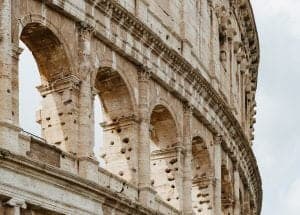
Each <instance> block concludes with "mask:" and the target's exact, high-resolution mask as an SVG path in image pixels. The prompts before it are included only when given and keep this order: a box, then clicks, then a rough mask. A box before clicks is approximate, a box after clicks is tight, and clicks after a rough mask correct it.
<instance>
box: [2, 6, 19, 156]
mask: <svg viewBox="0 0 300 215" xmlns="http://www.w3.org/2000/svg"><path fill="white" fill-rule="evenodd" d="M11 8H12V6H11V0H3V1H1V2H0V50H1V52H0V101H1V102H0V147H2V148H5V149H8V150H10V151H13V152H14V153H18V154H20V153H22V152H21V150H20V148H19V146H18V133H19V131H20V129H19V128H18V127H17V125H16V124H15V120H14V114H15V113H14V111H13V85H12V69H13V63H14V61H13V44H12V30H11V26H12V16H11Z"/></svg>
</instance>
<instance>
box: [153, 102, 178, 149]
mask: <svg viewBox="0 0 300 215" xmlns="http://www.w3.org/2000/svg"><path fill="white" fill-rule="evenodd" d="M158 106H163V107H165V108H166V109H167V110H168V113H169V114H170V117H171V118H172V119H173V120H174V123H175V129H176V131H177V138H178V139H181V137H182V131H181V129H180V125H179V123H178V117H177V115H176V114H175V113H177V112H178V110H177V111H176V110H175V109H174V108H173V107H172V106H171V105H170V102H168V101H167V100H166V99H164V98H161V97H159V98H157V100H156V101H155V102H152V103H150V107H149V110H150V111H149V116H148V119H151V116H152V113H153V111H154V109H155V108H156V107H158ZM179 144H181V142H179Z"/></svg>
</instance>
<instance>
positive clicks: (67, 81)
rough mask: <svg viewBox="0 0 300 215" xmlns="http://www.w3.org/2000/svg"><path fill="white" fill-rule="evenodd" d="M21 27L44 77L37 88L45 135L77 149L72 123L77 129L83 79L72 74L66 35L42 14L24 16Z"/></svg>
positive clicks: (70, 149)
mask: <svg viewBox="0 0 300 215" xmlns="http://www.w3.org/2000/svg"><path fill="white" fill-rule="evenodd" d="M19 30H20V32H19V40H21V41H22V42H23V43H24V44H25V45H26V46H27V47H28V48H29V50H30V51H31V52H32V54H33V56H34V58H35V61H36V63H37V66H38V70H39V74H40V77H41V86H39V87H37V88H38V90H39V92H40V93H41V95H42V97H43V99H42V101H41V103H42V104H41V106H42V108H41V110H38V112H37V122H38V123H39V124H40V125H41V128H42V132H41V133H42V137H43V138H44V139H46V140H47V142H48V143H49V144H55V145H57V146H58V147H59V148H61V149H62V150H64V151H68V152H72V153H76V152H77V149H76V147H77V144H76V136H75V135H74V133H73V132H72V131H71V130H70V129H68V127H69V126H72V127H74V126H75V127H74V129H76V125H74V124H77V120H76V116H77V115H76V113H75V112H74V108H73V107H75V105H76V102H77V99H76V98H77V96H78V95H77V91H78V89H79V81H78V79H77V78H76V77H75V76H74V75H72V71H73V70H72V66H71V61H70V57H69V56H68V54H67V53H68V51H67V50H66V46H65V45H64V44H65V43H64V42H62V41H61V39H62V38H63V37H62V36H61V35H60V34H59V33H58V32H59V31H58V30H57V29H56V28H55V27H54V26H53V25H52V24H50V22H48V21H47V19H45V18H43V17H41V16H38V15H32V16H30V17H29V16H26V17H23V19H21V20H20V24H19ZM16 90H18V89H16ZM18 112H19V111H18ZM53 134H55V135H53Z"/></svg>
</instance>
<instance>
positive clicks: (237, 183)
mask: <svg viewBox="0 0 300 215" xmlns="http://www.w3.org/2000/svg"><path fill="white" fill-rule="evenodd" d="M233 180H234V185H233V189H234V191H233V192H234V193H233V194H234V209H233V215H240V213H241V212H240V208H241V206H240V174H239V170H238V166H237V163H235V164H234V171H233Z"/></svg>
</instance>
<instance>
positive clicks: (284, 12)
mask: <svg viewBox="0 0 300 215" xmlns="http://www.w3.org/2000/svg"><path fill="white" fill-rule="evenodd" d="M251 2H252V6H253V10H254V14H255V19H256V24H257V29H258V33H259V40H260V55H261V59H260V67H259V75H258V89H257V94H256V99H257V116H256V125H255V141H254V148H253V149H254V152H255V155H256V157H257V161H258V165H259V169H260V172H261V176H262V181H263V193H264V194H263V208H262V215H299V214H300V145H299V142H298V140H299V138H300V125H299V124H298V123H299V122H300V113H299V112H298V111H297V110H300V98H299V95H298V93H299V92H300V84H299V81H300V69H299V71H298V64H300V53H299V50H300V0H251ZM21 46H22V47H23V48H25V50H24V52H23V53H22V55H21V57H20V64H19V66H20V73H19V74H20V123H21V127H22V128H24V129H25V130H27V131H30V132H32V133H34V134H37V135H40V127H39V125H38V124H37V123H35V111H32V110H37V109H38V108H39V102H40V95H39V93H38V92H37V90H36V89H35V86H38V85H39V84H40V83H39V82H40V81H39V75H38V69H37V67H36V64H35V61H34V59H33V57H32V55H31V53H30V51H29V50H28V49H26V47H25V46H24V45H23V44H21ZM96 102H97V103H98V104H99V103H100V102H99V100H97V101H96ZM96 106H98V107H99V106H100V105H96ZM100 112H101V111H100V109H95V114H96V122H97V123H96V124H95V130H96V133H99V135H96V143H99V142H100V140H101V135H100V130H101V129H100V126H99V122H101V114H100ZM95 151H99V144H97V145H96V147H95Z"/></svg>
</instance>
